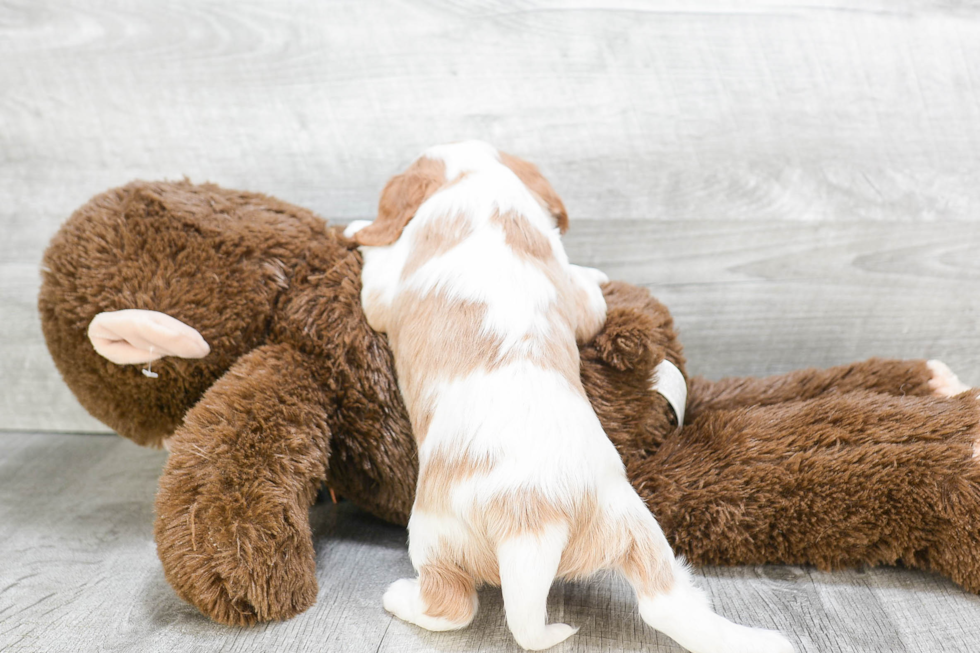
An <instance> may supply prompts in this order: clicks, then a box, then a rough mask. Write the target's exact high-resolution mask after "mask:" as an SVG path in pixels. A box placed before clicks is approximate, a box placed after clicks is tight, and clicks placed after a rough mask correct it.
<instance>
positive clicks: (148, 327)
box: [88, 309, 211, 365]
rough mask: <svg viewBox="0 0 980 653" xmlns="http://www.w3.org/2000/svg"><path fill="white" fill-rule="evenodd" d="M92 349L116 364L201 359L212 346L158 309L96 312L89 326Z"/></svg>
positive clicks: (195, 330)
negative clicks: (173, 359)
mask: <svg viewBox="0 0 980 653" xmlns="http://www.w3.org/2000/svg"><path fill="white" fill-rule="evenodd" d="M88 338H89V340H91V341H92V346H93V347H95V351H96V352H98V353H99V355H101V356H103V357H104V358H108V359H109V360H110V361H112V362H113V363H116V364H117V365H134V364H139V363H149V362H151V361H155V360H157V359H160V358H163V357H164V356H177V357H178V358H204V357H205V356H207V355H208V353H209V352H210V351H211V347H209V346H208V343H207V342H205V341H204V338H203V337H201V334H200V333H198V331H197V329H194V328H193V327H190V326H187V325H186V324H184V323H183V322H181V321H180V320H178V319H177V318H173V317H170V316H169V315H167V314H165V313H158V312H157V311H144V310H139V309H127V310H124V311H108V312H105V313H99V314H98V315H96V316H95V318H93V319H92V322H91V323H90V324H89V325H88Z"/></svg>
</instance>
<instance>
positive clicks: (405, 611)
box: [345, 142, 792, 653]
mask: <svg viewBox="0 0 980 653" xmlns="http://www.w3.org/2000/svg"><path fill="white" fill-rule="evenodd" d="M567 227H568V218H567V216H566V214H565V209H564V206H563V205H562V202H561V200H560V199H559V198H558V196H557V194H556V193H555V191H554V190H553V189H552V188H551V186H550V185H549V184H548V182H547V181H546V180H545V179H544V178H543V177H542V176H541V174H540V173H539V172H538V171H537V169H536V168H535V167H534V166H533V165H531V164H529V163H527V162H524V161H521V160H520V159H516V158H514V157H511V156H508V155H506V154H504V153H501V152H498V151H496V150H495V149H494V148H493V147H491V146H490V145H487V144H486V143H482V142H465V143H458V144H452V145H443V146H438V147H433V148H431V149H429V150H427V151H426V152H425V153H424V154H423V155H422V156H421V157H420V158H419V159H417V160H416V161H415V162H414V163H413V164H412V165H411V166H410V167H409V168H408V169H407V170H406V171H405V172H404V173H402V174H400V175H398V176H396V177H394V178H393V179H392V180H391V181H390V182H389V183H388V185H387V186H386V187H385V189H384V191H383V193H382V195H381V201H380V206H379V211H378V217H377V219H376V220H375V221H374V222H373V223H366V222H357V223H353V224H351V225H350V226H349V227H348V229H347V231H346V232H345V233H346V234H347V236H348V237H352V238H353V239H354V240H355V241H356V242H357V243H359V244H360V245H361V246H362V248H361V251H362V253H363V256H364V268H363V272H362V284H363V285H362V290H361V300H362V303H363V307H364V313H365V315H366V316H367V319H368V322H369V323H370V325H371V326H372V327H373V328H374V329H376V330H378V331H381V332H386V333H387V334H388V339H389V343H390V344H391V348H392V351H393V352H394V356H395V368H396V371H397V375H398V383H399V387H400V390H401V393H402V396H403V397H404V400H405V405H406V406H407V407H408V413H409V416H410V418H411V422H412V428H413V429H414V432H415V437H416V440H417V442H418V455H419V479H418V491H417V494H416V497H415V505H414V507H413V510H412V516H411V520H410V521H409V526H408V529H409V554H410V555H411V558H412V564H413V565H414V566H415V569H416V570H417V572H418V578H415V579H410V580H409V579H406V580H400V581H397V582H396V583H394V584H393V585H391V587H390V588H389V589H388V591H387V592H386V593H385V595H384V606H385V609H387V610H388V611H389V612H391V613H393V614H395V615H396V616H398V617H399V618H401V619H404V620H405V621H410V622H412V623H415V624H418V625H419V626H422V627H423V628H427V629H429V630H450V629H456V628H463V627H465V626H466V625H468V624H469V623H470V622H471V621H472V620H473V617H474V615H475V614H476V610H477V594H476V587H478V586H479V585H482V584H492V585H499V586H500V587H501V590H502V593H503V600H504V609H505V612H506V615H507V624H508V626H509V627H510V629H511V632H512V633H513V634H514V638H515V639H516V640H517V642H518V644H520V645H521V646H522V647H524V648H525V649H531V650H540V649H545V648H549V647H551V646H554V645H555V644H558V643H559V642H561V641H563V640H565V639H566V638H567V637H569V636H570V635H572V634H573V633H574V632H575V631H576V630H577V629H576V628H572V627H571V626H568V625H566V624H557V623H556V624H551V625H546V600H547V597H548V591H549V588H550V587H551V584H552V582H553V581H554V580H555V578H556V577H561V578H580V577H584V576H588V575H590V574H592V573H594V572H595V571H598V570H600V569H616V570H618V571H620V572H622V574H623V575H625V576H626V578H627V579H628V580H629V582H630V583H632V585H633V587H634V588H635V589H636V594H637V596H638V598H639V605H640V615H641V616H642V617H643V620H644V621H646V622H647V623H648V624H650V625H651V626H653V627H654V628H656V629H657V630H659V631H661V632H663V633H665V634H666V635H668V636H670V637H672V638H673V639H675V640H677V642H679V643H680V644H681V645H683V646H685V647H687V648H688V649H690V650H692V651H695V652H697V653H700V652H705V653H707V652H709V651H719V652H720V651H745V652H749V651H751V652H752V653H768V652H783V651H792V647H791V646H790V644H789V643H788V642H787V641H786V640H785V639H783V638H782V637H781V636H780V635H779V634H777V633H774V632H771V631H764V630H758V629H753V628H746V627H743V626H738V625H735V624H733V623H731V622H729V621H727V620H725V619H724V618H722V617H719V616H717V615H715V614H714V613H713V612H711V610H710V608H709V607H708V604H707V602H706V600H705V598H704V597H703V595H702V594H701V593H700V592H699V591H698V590H696V589H695V588H694V586H693V585H692V582H691V579H690V576H689V574H688V572H687V570H686V569H685V567H684V566H683V565H682V563H679V562H678V561H677V560H675V558H674V556H673V553H672V552H671V550H670V546H669V545H668V543H667V540H666V539H665V538H664V535H663V532H662V531H661V530H660V527H659V525H658V524H657V522H656V520H655V519H654V517H653V515H651V514H650V511H649V510H648V509H647V507H646V506H645V505H644V503H643V501H642V500H641V499H640V498H639V496H638V495H637V494H636V492H635V491H634V490H633V488H632V486H631V485H630V484H629V482H628V481H627V479H626V473H625V469H624V467H623V463H622V461H621V460H620V458H619V455H618V453H617V452H616V449H615V448H614V447H613V445H612V444H611V443H610V441H609V440H608V438H607V437H606V435H605V433H604V432H603V430H602V426H601V425H600V424H599V420H598V418H597V417H596V415H595V413H594V412H593V410H592V406H591V404H590V403H589V400H588V398H587V397H586V395H585V391H584V390H583V388H582V384H581V381H580V378H579V357H578V348H577V346H576V341H578V342H583V341H586V340H589V339H590V338H592V337H593V336H594V335H595V334H596V333H597V332H598V330H599V329H600V328H601V326H602V324H603V322H604V321H605V312H606V306H605V301H604V299H603V295H602V291H601V290H600V288H599V284H600V283H602V282H604V281H606V277H605V276H604V275H603V274H602V273H600V272H598V271H597V270H591V269H587V268H581V267H578V266H575V265H571V264H570V263H569V262H568V257H567V256H566V255H565V251H564V249H563V247H562V244H561V241H560V239H559V232H564V231H565V230H566V229H567Z"/></svg>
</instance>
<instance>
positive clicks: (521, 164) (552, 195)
mask: <svg viewBox="0 0 980 653" xmlns="http://www.w3.org/2000/svg"><path fill="white" fill-rule="evenodd" d="M500 162H501V163H503V164H504V165H505V166H507V167H508V168H510V169H511V171H512V172H513V173H514V174H515V175H517V178H518V179H520V180H521V181H522V182H523V183H524V185H525V186H527V187H528V188H529V189H530V190H531V192H532V193H534V194H535V195H537V196H538V199H539V200H540V202H541V203H542V204H543V205H544V206H545V207H546V208H547V209H548V211H549V212H550V213H551V217H553V218H554V219H555V223H556V225H557V226H558V231H560V232H561V233H565V232H566V231H568V213H566V212H565V205H564V204H562V201H561V198H560V197H558V193H556V192H555V189H554V188H552V187H551V184H549V183H548V180H547V179H545V178H544V175H542V174H541V172H540V171H539V170H538V167H537V166H536V165H534V164H533V163H530V162H529V161H525V160H524V159H519V158H517V157H516V156H513V155H510V154H507V153H506V152H501V153H500Z"/></svg>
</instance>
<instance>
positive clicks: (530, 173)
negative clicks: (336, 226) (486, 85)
mask: <svg viewBox="0 0 980 653" xmlns="http://www.w3.org/2000/svg"><path fill="white" fill-rule="evenodd" d="M500 164H503V165H505V166H507V167H508V168H510V170H511V171H512V172H513V173H514V174H515V175H517V178H518V179H520V180H521V182H522V183H523V184H524V185H525V186H526V187H527V189H528V190H529V191H531V194H532V195H534V197H535V199H537V201H538V203H539V204H541V206H542V207H543V208H544V209H545V210H546V211H548V213H549V214H550V215H551V216H552V218H553V219H554V220H555V226H557V227H558V230H559V231H560V232H561V233H565V232H566V231H567V230H568V214H567V213H566V211H565V205H564V204H563V203H562V201H561V198H560V197H558V193H556V192H555V189H554V188H552V186H551V184H550V183H548V180H547V179H545V178H544V175H542V174H541V172H540V171H539V170H538V168H537V166H535V165H534V164H533V163H530V162H528V161H525V160H523V159H519V158H517V157H516V156H512V155H510V154H507V153H506V152H498V151H497V150H496V149H495V148H493V147H491V146H490V145H488V144H487V143H483V142H481V141H466V142H463V143H453V144H450V145H439V146H436V147H433V148H430V149H429V150H427V151H426V152H425V153H424V154H423V155H422V156H421V157H419V158H418V159H416V160H415V162H414V163H412V165H410V166H409V167H408V169H407V170H406V171H405V172H403V173H401V174H400V175H395V176H394V177H392V178H391V180H390V181H389V182H388V183H387V184H386V185H385V188H384V190H383V191H382V192H381V201H380V202H379V204H378V217H377V218H376V219H375V220H374V222H372V223H371V224H370V225H368V226H367V227H364V228H363V229H361V230H360V231H358V232H357V233H355V234H354V240H355V241H356V242H357V243H358V244H359V245H368V246H373V247H383V246H385V245H390V244H392V243H394V242H395V241H396V240H398V237H399V236H401V233H402V231H403V230H404V229H405V226H406V225H407V224H408V223H409V222H410V221H411V220H412V218H413V217H414V216H415V213H416V212H417V211H418V209H419V207H420V206H422V204H423V203H424V202H425V201H426V200H427V199H429V198H430V197H432V195H434V194H435V193H436V192H437V191H438V190H439V189H441V188H443V187H444V186H446V185H448V184H449V183H452V182H454V181H456V180H457V179H460V178H461V177H462V176H463V175H465V174H466V173H468V172H471V171H477V170H479V169H480V168H481V167H483V166H486V165H500ZM448 170H452V171H453V173H452V174H453V177H454V178H453V179H452V180H450V179H449V178H448V174H447V171H448Z"/></svg>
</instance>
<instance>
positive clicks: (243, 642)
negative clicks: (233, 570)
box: [0, 433, 980, 653]
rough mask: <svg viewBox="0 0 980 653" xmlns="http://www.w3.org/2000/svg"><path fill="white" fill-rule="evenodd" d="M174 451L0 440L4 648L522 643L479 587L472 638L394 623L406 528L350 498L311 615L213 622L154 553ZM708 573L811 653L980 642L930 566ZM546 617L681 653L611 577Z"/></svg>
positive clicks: (736, 605) (86, 439)
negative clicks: (239, 623) (163, 475)
mask: <svg viewBox="0 0 980 653" xmlns="http://www.w3.org/2000/svg"><path fill="white" fill-rule="evenodd" d="M165 456H166V454H164V453H162V452H159V451H150V450H147V449H141V448H139V447H137V446H135V445H133V444H131V443H129V442H127V441H124V440H122V439H121V438H117V437H113V436H97V435H90V436H78V435H57V434H43V435H42V434H30V433H0V561H2V564H0V650H2V651H4V652H5V653H47V652H51V653H61V652H63V651H95V650H105V651H133V652H134V653H137V652H138V653H157V652H161V653H162V652H170V651H201V652H207V651H232V652H242V651H272V650H314V649H315V650H318V651H338V652H340V651H343V652H345V653H347V652H350V653H359V652H365V653H375V652H377V651H391V652H396V651H397V652H398V653H409V652H413V651H419V652H421V651H432V650H438V651H447V652H449V651H453V652H455V651H459V652H463V651H474V652H475V651H508V652H509V651H513V652H515V653H517V652H518V651H519V650H520V649H519V648H518V647H517V646H516V645H515V644H514V642H513V640H512V639H511V637H510V634H509V632H508V631H507V628H506V625H505V622H504V614H503V605H502V602H501V599H500V591H499V590H496V589H485V590H482V591H481V593H480V601H481V606H480V612H479V614H478V616H477V618H476V620H475V622H474V623H473V624H472V625H471V626H470V627H469V628H467V629H466V630H463V631H460V632H456V633H429V632H425V631H422V630H420V629H418V628H415V627H414V626H410V625H408V624H405V623H402V622H400V621H398V620H396V619H392V617H391V616H390V615H388V614H387V613H385V612H384V610H383V609H382V607H381V595H382V594H383V593H384V589H385V587H387V585H388V584H389V583H391V582H393V581H394V580H397V579H398V578H401V577H403V576H408V575H410V574H411V573H412V567H411V562H410V561H409V558H408V552H407V548H406V535H405V530H404V529H402V528H398V527H394V526H391V525H390V524H385V523H383V522H380V521H378V520H376V519H374V518H372V517H369V516H367V515H365V514H364V513H362V512H360V511H358V510H356V509H354V508H353V507H352V506H351V505H350V504H348V503H341V504H339V505H337V506H333V505H331V504H329V503H328V504H320V505H317V506H315V507H314V508H313V509H312V511H311V523H312V527H313V531H314V542H315V545H316V552H317V570H318V571H317V576H318V579H319V582H320V591H319V594H318V597H317V603H316V605H314V606H313V607H312V608H311V609H310V610H309V611H307V612H306V613H305V614H303V615H300V616H299V617H297V618H295V619H293V620H291V621H288V622H284V623H277V624H268V625H262V626H258V627H255V628H229V627H224V626H219V625H217V624H214V623H212V622H210V621H207V620H206V619H205V618H204V617H202V616H201V615H200V614H199V613H198V612H197V611H196V610H195V609H194V608H192V607H191V606H189V605H187V604H185V603H183V602H182V601H181V600H180V599H179V598H177V596H176V595H175V594H174V593H173V591H172V590H171V589H170V587H169V586H168V585H167V584H166V581H165V580H164V578H163V571H162V569H161V568H160V564H159V562H158V560H157V558H156V551H155V548H154V546H153V541H152V528H153V508H152V506H153V494H154V491H155V488H156V479H157V476H158V474H159V473H160V469H161V467H162V465H163V462H164V460H165ZM697 576H698V583H699V584H700V585H701V586H702V587H703V588H704V589H705V591H706V592H707V593H708V595H709V596H710V598H711V599H712V601H713V602H714V605H715V607H716V609H717V610H718V611H719V612H721V613H722V614H724V615H726V616H727V617H729V618H731V619H733V620H736V621H738V622H741V623H746V624H752V625H757V626H764V627H770V628H778V629H780V630H782V631H783V632H785V633H787V634H788V635H789V636H790V638H791V640H793V641H794V643H796V645H797V647H798V651H800V653H809V652H812V653H816V652H818V651H819V652H821V653H823V652H825V651H835V652H840V653H851V652H862V653H864V652H869V653H870V652H874V653H895V652H898V651H908V652H909V653H922V652H927V651H944V652H948V653H972V652H973V651H975V650H976V643H977V633H978V631H977V627H976V624H977V623H978V620H980V597H977V596H974V595H971V594H967V593H966V592H963V591H962V590H960V589H958V588H957V587H955V586H954V585H952V583H950V582H949V581H947V580H945V579H943V578H939V577H936V576H932V575H929V574H925V573H921V572H913V571H906V570H900V569H874V570H866V571H847V572H837V573H821V572H816V571H814V570H812V569H809V568H804V567H744V568H742V567H739V568H708V569H703V570H700V571H698V573H697ZM548 613H549V617H550V619H551V620H563V621H566V622H568V623H571V624H573V625H576V626H580V627H581V630H580V631H579V633H578V634H577V635H575V636H574V637H573V638H572V639H570V640H569V641H567V642H566V643H564V644H562V645H560V646H559V647H557V648H556V649H554V650H555V651H557V652H558V653H577V652H584V651H603V652H610V653H612V652H620V651H631V652H632V651H637V652H638V651H652V652H658V653H667V652H670V653H679V652H680V651H682V650H683V649H681V648H679V647H678V646H677V645H675V644H673V643H672V642H670V641H669V640H667V639H666V638H665V637H663V636H662V635H659V634H658V633H656V632H655V631H653V630H651V629H650V628H648V627H647V626H646V625H645V624H643V622H642V621H641V620H640V618H639V615H638V614H637V611H636V606H635V600H634V598H633V596H632V591H631V590H630V588H629V587H628V586H627V585H626V584H625V583H624V582H622V581H621V580H619V579H617V578H614V577H611V576H606V577H599V578H596V579H593V580H591V581H588V582H577V583H568V584H565V585H560V586H556V587H555V588H553V590H552V592H551V596H550V598H549V604H548Z"/></svg>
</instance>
